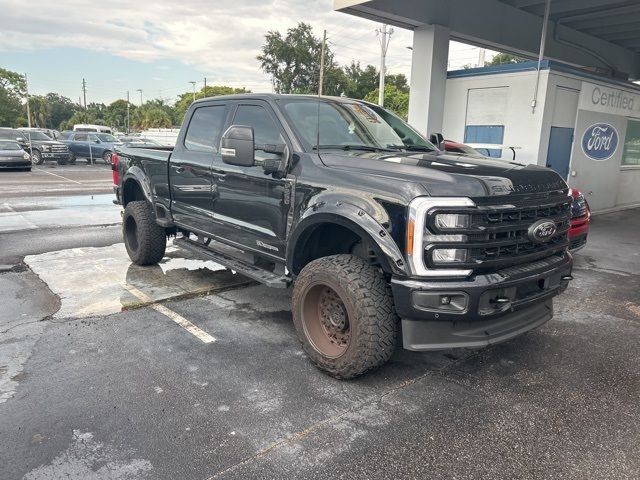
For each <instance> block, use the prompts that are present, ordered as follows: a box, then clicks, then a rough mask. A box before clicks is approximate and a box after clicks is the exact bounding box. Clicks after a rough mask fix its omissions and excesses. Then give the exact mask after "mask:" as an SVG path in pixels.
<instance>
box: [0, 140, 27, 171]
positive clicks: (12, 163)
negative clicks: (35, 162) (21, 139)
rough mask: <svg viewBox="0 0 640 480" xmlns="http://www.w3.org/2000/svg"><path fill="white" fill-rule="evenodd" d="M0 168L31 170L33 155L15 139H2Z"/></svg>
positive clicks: (0, 142)
mask: <svg viewBox="0 0 640 480" xmlns="http://www.w3.org/2000/svg"><path fill="white" fill-rule="evenodd" d="M0 168H20V169H23V170H31V157H30V156H29V154H28V153H27V152H25V151H24V149H23V148H22V146H21V145H20V144H19V143H18V142H17V141H15V140H0Z"/></svg>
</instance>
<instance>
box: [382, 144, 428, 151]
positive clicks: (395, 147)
mask: <svg viewBox="0 0 640 480" xmlns="http://www.w3.org/2000/svg"><path fill="white" fill-rule="evenodd" d="M387 147H389V148H390V149H393V150H406V151H407V152H435V151H436V150H435V149H433V148H431V147H427V146H426V145H387Z"/></svg>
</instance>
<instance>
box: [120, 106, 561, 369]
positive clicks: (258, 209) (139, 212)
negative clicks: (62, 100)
mask: <svg viewBox="0 0 640 480" xmlns="http://www.w3.org/2000/svg"><path fill="white" fill-rule="evenodd" d="M113 160H114V161H113V170H114V172H113V173H114V183H115V193H116V197H117V200H116V203H118V204H120V205H122V206H124V215H123V228H122V229H123V236H124V242H125V246H126V249H127V252H128V253H129V256H130V258H131V260H132V261H133V262H134V263H136V264H138V265H150V264H154V263H157V262H159V261H160V260H161V259H162V258H163V255H164V251H165V245H166V241H167V238H169V237H175V240H174V243H175V244H177V245H179V246H181V247H182V248H185V249H187V250H190V251H193V252H196V253H197V254H198V255H201V256H202V257H203V258H204V257H206V258H208V259H213V260H214V261H216V262H218V263H220V264H222V265H224V266H226V267H228V268H230V269H233V270H235V271H237V272H239V273H242V274H244V275H247V276H248V277H251V278H253V279H256V280H258V281H260V282H263V283H264V284H266V285H269V286H271V287H277V288H284V287H288V286H290V285H293V293H292V312H293V322H294V324H295V327H296V330H297V333H298V335H299V338H300V340H301V342H302V345H303V347H304V349H305V351H306V353H307V354H308V356H309V357H310V358H311V360H312V361H313V362H314V363H315V364H316V365H317V366H318V367H319V368H321V369H322V370H324V371H326V372H328V373H329V374H331V375H333V376H335V377H338V378H351V377H354V376H357V375H359V374H362V373H363V372H365V371H367V370H369V369H371V368H374V367H377V366H379V365H381V364H383V363H385V362H386V361H387V360H388V359H389V357H390V356H391V354H392V352H393V351H394V348H395V347H396V345H397V344H398V343H399V342H400V341H401V342H402V345H403V347H404V348H406V349H409V350H418V351H425V350H437V349H448V348H453V347H481V346H486V345H490V344H493V343H497V342H501V341H504V340H508V339H510V338H513V337H515V336H517V335H520V334H522V333H524V332H527V331H529V330H531V329H533V328H535V327H538V326H540V325H542V324H543V323H545V322H546V321H548V320H549V319H550V318H551V317H552V315H553V308H552V297H554V296H555V295H557V294H559V293H560V292H562V291H563V290H564V289H565V288H566V287H567V285H568V283H569V281H570V280H571V278H572V277H571V267H572V258H571V255H570V254H569V253H568V252H567V246H568V239H567V232H568V230H569V221H570V215H571V211H570V209H571V198H570V197H569V196H568V188H567V185H566V184H565V182H564V181H563V180H562V179H561V178H560V177H559V176H558V175H557V174H556V173H554V172H553V171H551V170H549V169H547V168H542V167H538V166H534V165H526V166H525V165H520V164H516V163H509V162H504V161H498V160H496V161H494V160H489V159H474V158H471V157H466V156H464V155H451V154H446V153H444V152H441V151H439V150H438V149H437V148H436V147H435V146H434V145H433V144H431V143H429V142H428V141H427V140H425V139H424V137H422V136H421V135H419V134H418V133H417V132H416V131H415V130H414V129H412V128H411V127H410V126H409V125H407V124H406V123H405V122H403V121H402V120H400V119H399V118H398V117H396V116H395V115H393V114H392V113H390V112H388V111H386V110H384V109H383V108H380V107H378V106H376V105H373V104H370V103H367V102H363V101H358V100H350V99H346V98H326V97H313V96H297V95H293V96H290V95H252V94H248V95H241V96H226V97H215V98H208V99H203V100H199V101H197V102H195V103H193V104H192V105H191V107H190V108H189V111H188V112H187V115H186V117H185V120H184V122H183V126H182V130H181V132H180V135H179V137H178V139H177V142H176V145H175V147H174V148H172V149H161V148H156V149H147V148H126V147H123V148H120V149H119V150H117V151H116V155H114V158H113Z"/></svg>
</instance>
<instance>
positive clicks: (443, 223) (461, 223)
mask: <svg viewBox="0 0 640 480" xmlns="http://www.w3.org/2000/svg"><path fill="white" fill-rule="evenodd" d="M435 224H436V227H438V228H469V225H471V216H470V215H468V214H466V213H438V214H437V215H436V218H435Z"/></svg>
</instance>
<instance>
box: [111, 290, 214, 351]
mask: <svg viewBox="0 0 640 480" xmlns="http://www.w3.org/2000/svg"><path fill="white" fill-rule="evenodd" d="M123 286H124V288H126V289H127V290H128V291H129V292H131V294H132V295H134V296H135V297H137V298H138V299H140V300H142V301H143V302H145V303H151V305H149V307H150V308H153V309H154V310H155V311H156V312H158V313H161V314H162V315H164V316H165V317H168V318H170V319H171V320H173V321H174V322H175V323H177V324H178V325H180V326H181V327H182V328H184V329H185V330H186V331H187V332H189V333H190V334H191V335H193V336H195V337H197V338H198V339H199V340H200V341H201V342H202V343H213V342H215V341H216V338H215V337H214V336H212V335H209V334H208V333H207V332H205V331H204V330H202V329H201V328H199V327H197V326H196V325H194V324H193V323H191V322H190V321H189V320H187V319H186V318H184V317H183V316H182V315H179V314H177V313H176V312H174V311H173V310H170V309H169V308H167V307H165V306H164V305H160V304H157V303H153V299H152V298H151V297H149V296H148V295H147V294H146V293H144V292H142V291H140V290H138V289H137V288H136V287H134V286H132V285H127V284H125V285H123Z"/></svg>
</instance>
